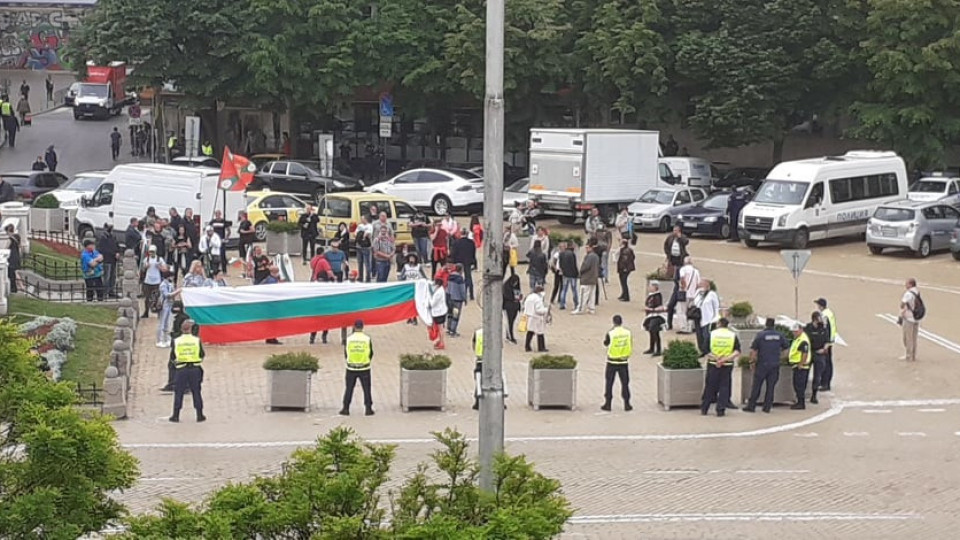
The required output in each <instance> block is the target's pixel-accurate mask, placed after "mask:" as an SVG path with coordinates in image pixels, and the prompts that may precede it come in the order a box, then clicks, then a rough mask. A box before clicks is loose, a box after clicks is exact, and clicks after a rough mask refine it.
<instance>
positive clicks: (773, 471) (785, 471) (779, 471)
mask: <svg viewBox="0 0 960 540" xmlns="http://www.w3.org/2000/svg"><path fill="white" fill-rule="evenodd" d="M734 472H736V473H737V474H807V473H809V472H810V471H809V470H806V469H799V470H791V469H771V470H766V471H764V470H749V469H746V470H742V471H734Z"/></svg>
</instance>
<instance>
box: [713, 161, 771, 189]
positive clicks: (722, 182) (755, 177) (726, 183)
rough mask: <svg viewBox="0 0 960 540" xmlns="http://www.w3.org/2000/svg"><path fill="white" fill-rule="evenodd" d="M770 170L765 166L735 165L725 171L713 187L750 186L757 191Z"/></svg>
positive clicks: (734, 187)
mask: <svg viewBox="0 0 960 540" xmlns="http://www.w3.org/2000/svg"><path fill="white" fill-rule="evenodd" d="M769 172H770V169H769V168H764V167H735V168H733V169H729V170H727V171H725V172H723V173H722V174H721V175H720V179H719V180H717V181H716V182H714V184H713V187H715V188H717V189H737V188H741V187H749V188H750V189H752V190H753V191H754V192H756V191H757V190H758V189H760V185H761V184H763V181H764V179H765V178H766V177H767V173H769Z"/></svg>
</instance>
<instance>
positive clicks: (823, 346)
mask: <svg viewBox="0 0 960 540" xmlns="http://www.w3.org/2000/svg"><path fill="white" fill-rule="evenodd" d="M803 331H804V332H805V333H806V334H807V337H808V338H810V354H811V355H813V392H812V393H811V394H810V403H813V404H817V403H818V401H817V390H819V389H820V384H821V383H822V382H823V373H824V368H826V366H827V342H828V341H830V330H829V329H828V328H827V325H826V324H824V322H823V316H822V315H821V314H820V312H819V311H814V312H813V314H812V315H810V322H809V323H808V324H807V326H806V327H804V329H803Z"/></svg>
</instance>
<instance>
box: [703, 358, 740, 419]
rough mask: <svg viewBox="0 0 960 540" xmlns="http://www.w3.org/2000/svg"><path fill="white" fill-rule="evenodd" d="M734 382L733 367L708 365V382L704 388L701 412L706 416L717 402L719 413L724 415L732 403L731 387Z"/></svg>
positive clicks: (729, 365)
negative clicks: (728, 405)
mask: <svg viewBox="0 0 960 540" xmlns="http://www.w3.org/2000/svg"><path fill="white" fill-rule="evenodd" d="M732 381H733V365H732V364H727V365H725V366H724V367H718V366H717V365H716V364H707V381H706V383H705V384H704V386H703V396H702V397H701V400H700V412H702V413H704V414H706V412H707V411H709V410H710V403H712V402H714V401H716V403H717V413H718V414H719V413H722V412H724V411H725V410H726V409H727V403H730V385H731V384H732Z"/></svg>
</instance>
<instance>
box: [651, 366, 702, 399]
mask: <svg viewBox="0 0 960 540" xmlns="http://www.w3.org/2000/svg"><path fill="white" fill-rule="evenodd" d="M706 376H707V369H706V368H699V369H667V368H665V367H663V364H657V402H658V403H660V404H661V405H663V408H664V410H667V411H669V410H670V409H671V408H673V407H693V406H700V402H701V401H702V398H703V381H704V379H705V378H706Z"/></svg>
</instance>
